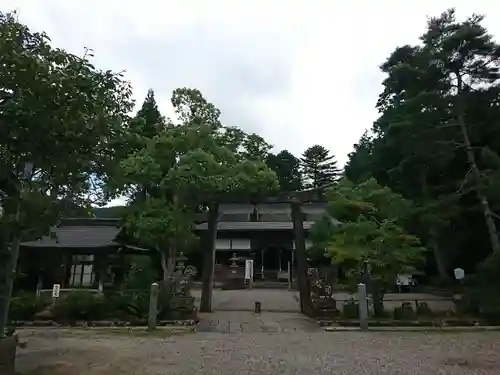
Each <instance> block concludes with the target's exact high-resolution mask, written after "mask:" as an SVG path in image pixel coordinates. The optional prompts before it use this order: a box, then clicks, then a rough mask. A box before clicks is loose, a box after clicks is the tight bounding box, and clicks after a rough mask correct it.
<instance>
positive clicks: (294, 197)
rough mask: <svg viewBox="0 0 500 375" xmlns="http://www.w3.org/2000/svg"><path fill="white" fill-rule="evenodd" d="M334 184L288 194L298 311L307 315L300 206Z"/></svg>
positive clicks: (307, 285) (308, 299) (309, 297)
mask: <svg viewBox="0 0 500 375" xmlns="http://www.w3.org/2000/svg"><path fill="white" fill-rule="evenodd" d="M334 184H335V182H331V183H328V184H325V185H322V186H319V187H316V188H313V189H308V190H301V191H294V192H291V193H289V194H288V197H287V198H288V201H289V202H290V206H291V209H292V223H293V234H294V240H295V253H296V256H297V284H298V289H299V296H300V311H301V312H302V313H303V314H306V315H308V314H309V313H310V312H311V292H310V288H309V282H308V280H307V256H306V241H305V233H304V215H303V212H302V204H303V203H304V202H308V201H309V202H310V201H313V200H315V199H314V198H317V196H318V193H320V192H323V191H324V190H325V189H327V188H328V187H330V186H333V185H334Z"/></svg>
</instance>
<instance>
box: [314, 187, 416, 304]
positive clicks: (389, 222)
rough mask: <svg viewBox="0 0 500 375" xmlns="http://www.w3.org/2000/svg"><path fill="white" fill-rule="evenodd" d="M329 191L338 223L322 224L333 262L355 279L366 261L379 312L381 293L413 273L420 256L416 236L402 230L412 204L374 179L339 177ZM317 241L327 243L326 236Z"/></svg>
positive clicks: (331, 207) (331, 209)
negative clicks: (356, 181)
mask: <svg viewBox="0 0 500 375" xmlns="http://www.w3.org/2000/svg"><path fill="white" fill-rule="evenodd" d="M327 195H328V201H329V208H328V210H329V211H330V212H331V213H332V214H335V216H336V217H337V218H338V219H339V220H340V222H341V224H340V225H339V226H338V227H336V228H334V229H333V230H332V228H328V227H327V228H324V227H323V226H321V228H324V229H325V230H327V232H326V233H327V234H329V236H330V238H329V241H327V244H326V247H327V250H328V251H329V253H330V255H331V258H332V262H333V263H336V264H342V266H343V268H344V269H345V270H346V275H347V276H351V279H352V280H353V281H354V282H358V281H359V278H358V277H356V276H357V275H359V274H360V271H362V270H363V264H364V263H365V262H368V264H369V267H370V268H371V278H372V285H371V287H372V296H373V302H374V309H375V312H376V313H377V314H379V313H382V312H383V308H382V299H383V295H384V293H385V292H386V290H387V289H388V288H389V287H391V286H392V285H394V280H396V277H397V275H398V274H401V273H409V274H411V273H412V272H413V271H414V270H415V267H417V266H419V265H420V263H421V261H422V260H423V251H424V248H422V247H421V245H420V242H419V239H418V238H417V237H415V236H412V235H410V234H409V233H408V232H407V231H406V230H405V229H404V224H405V221H406V220H408V218H409V216H410V213H411V208H412V207H411V203H410V202H409V201H407V200H405V199H403V198H402V197H401V196H400V195H398V194H395V193H394V192H392V191H391V190H390V189H389V188H387V187H382V186H380V185H379V184H378V183H377V182H376V181H375V180H374V179H370V180H367V181H365V182H363V183H361V184H353V183H352V182H350V181H348V180H345V179H343V180H341V181H340V183H339V184H338V185H336V186H334V187H333V188H330V190H329V191H328V194H327ZM317 234H319V233H317ZM315 238H317V237H315ZM320 238H321V237H320ZM318 245H322V246H325V241H324V237H323V238H322V240H321V241H320V242H319V243H318ZM353 276H354V277H353Z"/></svg>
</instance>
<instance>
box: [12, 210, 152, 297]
mask: <svg viewBox="0 0 500 375" xmlns="http://www.w3.org/2000/svg"><path fill="white" fill-rule="evenodd" d="M123 237H124V236H123V231H122V228H121V226H120V220H119V219H99V218H67V219H61V221H60V222H59V224H58V225H57V226H55V227H53V228H52V229H51V231H50V233H49V234H48V235H47V236H45V237H43V238H41V239H39V240H35V241H28V242H23V243H21V258H20V271H21V274H23V275H26V277H24V278H21V280H22V281H21V282H22V284H23V288H29V289H32V290H33V287H34V285H36V289H37V291H40V290H44V289H51V288H52V286H53V284H60V285H61V288H89V289H98V290H100V291H102V290H103V288H104V287H105V286H112V285H114V284H117V283H119V282H120V278H121V277H123V273H124V268H125V267H126V265H124V257H125V256H126V255H127V254H143V255H145V256H150V254H151V253H150V252H149V251H148V250H146V249H143V248H140V247H137V246H133V245H130V244H126V243H125V242H124V241H123V240H122V238H123Z"/></svg>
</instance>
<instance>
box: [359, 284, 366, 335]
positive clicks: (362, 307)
mask: <svg viewBox="0 0 500 375" xmlns="http://www.w3.org/2000/svg"><path fill="white" fill-rule="evenodd" d="M358 300H359V327H360V328H361V330H362V331H368V299H367V295H366V285H365V284H363V283H359V284H358Z"/></svg>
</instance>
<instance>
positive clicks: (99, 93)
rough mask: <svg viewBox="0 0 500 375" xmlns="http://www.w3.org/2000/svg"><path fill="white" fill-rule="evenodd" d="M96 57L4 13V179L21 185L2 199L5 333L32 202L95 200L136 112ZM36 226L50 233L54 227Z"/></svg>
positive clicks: (0, 90) (0, 94) (0, 323)
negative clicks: (64, 46) (53, 41)
mask: <svg viewBox="0 0 500 375" xmlns="http://www.w3.org/2000/svg"><path fill="white" fill-rule="evenodd" d="M91 57H92V54H91V51H90V50H87V51H86V52H85V54H84V55H83V57H79V56H75V55H72V54H69V53H67V52H66V51H64V50H61V49H58V48H53V47H52V46H51V45H50V40H49V38H48V36H47V35H46V34H44V33H35V32H32V31H31V30H30V29H29V28H28V27H27V26H25V25H23V24H21V23H19V22H18V20H17V16H16V15H15V14H14V13H1V12H0V108H1V110H0V139H2V144H1V145H0V181H9V183H8V184H7V185H9V186H11V187H15V188H14V189H5V190H4V189H2V190H4V192H3V194H1V195H0V199H1V201H0V206H1V207H2V208H3V214H2V215H1V216H0V230H3V231H4V233H7V235H5V236H4V238H7V242H8V243H10V246H6V244H5V243H4V244H1V245H3V246H0V251H2V252H3V254H4V256H3V257H2V259H3V260H2V262H0V265H1V266H2V267H1V268H4V269H3V270H1V271H0V289H1V291H0V297H1V303H0V335H2V334H3V333H4V332H3V327H4V324H5V321H6V315H7V311H8V306H9V296H10V293H11V290H12V280H13V279H12V275H13V273H14V272H15V270H16V266H17V261H18V250H19V241H20V240H21V236H22V235H23V234H25V233H26V232H25V231H23V229H24V228H25V224H26V221H25V219H26V218H27V215H26V212H27V211H25V208H26V207H27V206H28V205H27V200H28V199H32V198H36V199H37V200H36V202H38V203H40V202H41V201H42V200H44V201H46V202H49V205H42V206H40V208H41V209H42V210H43V211H46V210H47V209H48V207H52V206H53V204H54V203H55V202H56V201H57V200H61V199H69V200H70V201H72V202H74V201H77V200H80V201H85V200H88V198H89V191H91V190H92V187H93V185H98V184H99V181H100V180H101V176H102V175H104V174H105V173H107V172H108V171H109V169H108V168H109V165H110V160H111V159H112V155H113V153H114V150H115V147H116V143H115V141H116V139H117V138H118V136H119V135H120V133H121V131H122V129H123V122H124V119H126V118H127V113H128V112H129V111H130V110H131V108H132V102H131V100H130V96H131V90H130V86H129V84H128V83H127V82H125V81H124V80H123V79H122V76H121V75H120V74H115V73H113V72H111V71H101V70H99V69H97V68H95V67H94V66H93V65H92V63H91V61H90V58H91ZM26 165H29V166H31V168H28V172H29V173H27V174H26V173H24V171H25V166H26ZM23 180H24V181H23ZM36 206H37V205H33V206H32V207H36ZM44 213H45V212H41V213H40V217H44V218H45V217H46V216H45V215H44ZM55 218H56V217H52V219H55ZM33 224H36V227H37V228H39V229H45V228H47V229H48V226H49V225H50V224H51V222H50V220H47V221H43V220H38V221H37V222H36V223H33ZM0 255H1V254H0ZM6 259H7V261H5V260H6Z"/></svg>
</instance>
